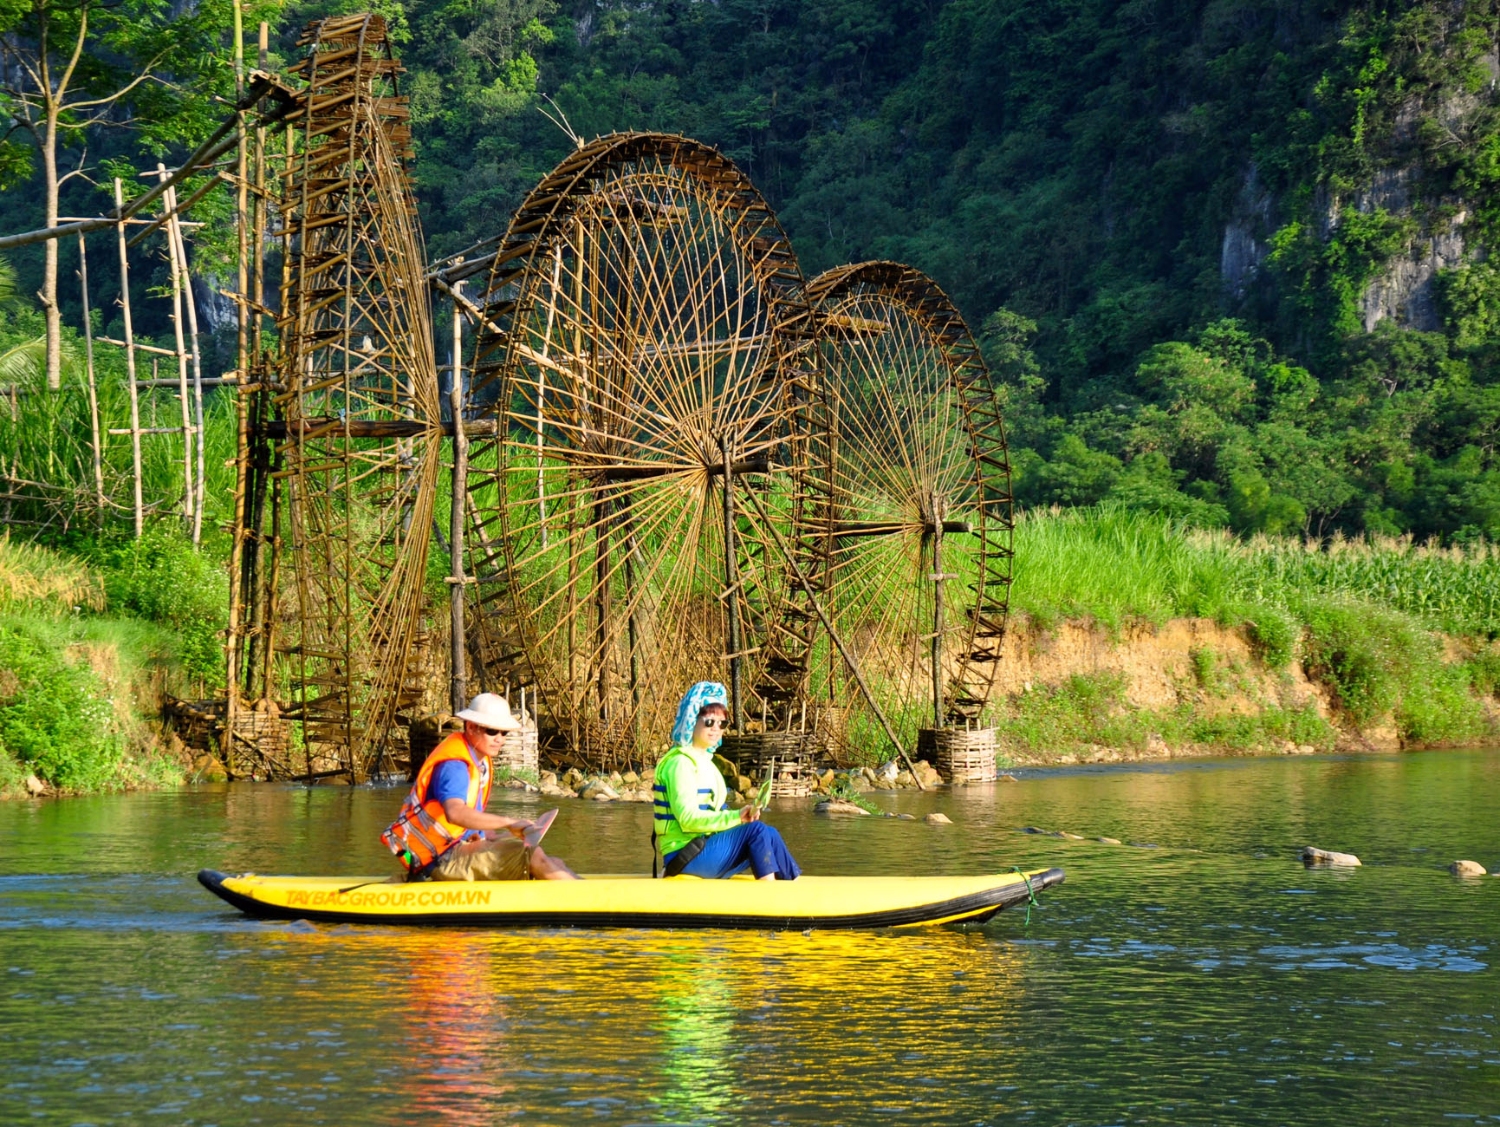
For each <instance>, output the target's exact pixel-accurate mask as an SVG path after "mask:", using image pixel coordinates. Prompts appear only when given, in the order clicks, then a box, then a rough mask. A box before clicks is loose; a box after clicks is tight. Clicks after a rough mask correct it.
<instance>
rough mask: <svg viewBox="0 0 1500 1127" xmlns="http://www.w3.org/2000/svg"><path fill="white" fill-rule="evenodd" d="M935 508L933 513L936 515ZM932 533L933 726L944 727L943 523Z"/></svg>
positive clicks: (937, 521) (938, 522)
mask: <svg viewBox="0 0 1500 1127" xmlns="http://www.w3.org/2000/svg"><path fill="white" fill-rule="evenodd" d="M936 511H937V510H936V507H935V506H934V509H933V512H934V513H936ZM933 525H934V527H933V531H932V726H933V728H934V729H937V728H941V727H942V726H943V581H944V579H946V578H947V577H946V576H944V575H943V522H942V521H941V520H939V519H938V518H937V517H936V516H934V517H933Z"/></svg>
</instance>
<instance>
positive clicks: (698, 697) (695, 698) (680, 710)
mask: <svg viewBox="0 0 1500 1127" xmlns="http://www.w3.org/2000/svg"><path fill="white" fill-rule="evenodd" d="M706 704H722V705H723V706H724V707H725V708H726V709H727V708H728V707H729V693H728V692H726V691H725V689H724V686H723V685H721V684H719V683H718V682H717V681H699V682H698V683H697V684H696V685H694V686H693V687H692V688H691V689H689V690H688V691H687V695H686V696H684V697H683V698H682V703H681V704H679V705H678V706H677V722H676V723H675V724H673V725H672V746H673V747H680V746H681V745H683V744H686V743H692V742H693V728H694V727H696V726H697V724H698V713H700V712H702V711H703V706H704V705H706ZM720 738H721V739H722V737H720ZM713 746H714V747H718V746H719V740H715V741H714V744H713ZM710 750H712V749H710Z"/></svg>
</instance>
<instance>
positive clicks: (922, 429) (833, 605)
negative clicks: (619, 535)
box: [808, 262, 1012, 764]
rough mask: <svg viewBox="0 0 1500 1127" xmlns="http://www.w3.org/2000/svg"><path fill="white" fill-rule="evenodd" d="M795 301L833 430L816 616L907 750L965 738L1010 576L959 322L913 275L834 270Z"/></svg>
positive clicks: (1002, 488) (977, 381)
mask: <svg viewBox="0 0 1500 1127" xmlns="http://www.w3.org/2000/svg"><path fill="white" fill-rule="evenodd" d="M808 294H809V297H810V299H811V300H812V302H813V303H814V307H815V309H816V313H817V317H818V324H819V341H820V344H819V347H820V350H821V353H822V364H823V374H824V380H825V388H826V394H827V398H828V403H829V409H830V412H831V417H832V424H831V431H832V434H831V442H832V444H833V457H832V459H831V467H832V476H831V480H830V488H829V493H830V500H831V503H830V507H829V508H828V510H827V516H828V521H827V524H826V525H825V526H824V527H823V528H822V529H821V531H822V533H823V535H825V536H826V537H827V542H828V544H829V554H830V560H831V564H830V567H829V571H828V579H827V583H828V588H827V604H828V610H829V614H830V617H831V619H832V620H833V623H834V626H835V629H837V630H838V632H839V634H840V635H841V637H842V638H843V640H844V642H845V644H846V645H847V646H848V647H849V648H850V650H852V651H853V652H854V654H855V656H856V659H857V661H858V663H859V665H860V666H861V668H862V669H863V671H864V675H865V678H866V680H867V682H869V684H870V688H871V690H872V693H873V694H874V695H876V696H877V697H878V698H879V699H880V700H881V701H882V707H883V708H884V709H885V710H886V713H887V716H888V718H889V719H890V721H891V724H892V726H893V727H894V728H895V730H896V732H897V734H898V736H899V737H900V739H901V741H902V743H903V745H904V746H906V747H908V748H909V747H911V746H912V745H913V743H914V742H915V741H916V737H917V733H918V731H919V730H921V729H942V728H945V727H947V726H953V725H956V726H958V727H960V728H966V727H970V726H972V725H973V724H974V723H975V722H976V721H977V720H978V719H979V716H980V712H981V710H982V709H983V707H984V703H985V701H986V698H987V697H988V694H989V690H990V687H991V684H992V682H993V680H994V675H995V670H996V663H997V661H998V659H999V656H1000V642H1001V639H1002V636H1003V633H1004V629H1005V620H1006V612H1007V607H1008V601H1009V591H1010V572H1011V528H1012V525H1011V488H1010V465H1009V460H1008V457H1007V453H1006V444H1005V433H1004V428H1003V426H1002V424H1001V419H1000V412H999V406H998V402H997V399H996V396H995V391H994V388H993V387H992V385H991V380H990V374H989V371H988V369H987V368H986V366H985V363H984V360H983V358H982V357H981V356H980V353H979V349H978V348H977V347H976V346H975V344H974V340H973V338H972V336H971V335H970V333H969V330H968V328H967V327H966V326H965V324H964V322H963V318H962V317H960V316H959V314H958V311H957V310H956V309H954V307H953V305H952V303H951V302H950V301H949V300H948V298H947V296H946V295H945V294H944V293H943V292H942V290H940V289H939V288H938V287H937V285H936V284H934V283H933V282H932V281H931V279H929V278H927V277H926V276H925V275H924V274H922V273H921V272H920V271H917V270H913V269H911V268H910V267H906V266H902V265H899V264H897V263H893V262H865V263H860V264H857V265H851V266H841V267H838V268H836V269H833V270H830V271H828V272H827V273H825V274H822V275H820V276H819V277H818V278H816V279H814V280H813V281H812V282H811V283H809V285H808ZM818 664H819V668H820V670H821V669H822V663H821V662H819V663H818ZM820 680H821V681H822V683H821V684H820V686H819V689H820V692H821V694H823V695H826V697H827V699H829V700H830V701H832V702H833V703H835V704H843V705H846V706H847V707H848V708H849V709H850V710H851V712H850V724H851V734H853V735H854V736H855V738H863V739H867V740H878V739H879V737H878V736H877V735H876V734H875V733H876V730H875V727H874V725H873V723H870V722H868V718H866V722H864V723H860V720H859V718H860V716H861V713H862V712H863V711H864V710H866V708H867V706H866V704H865V702H864V701H863V700H861V699H860V697H859V696H858V695H857V694H856V693H854V692H853V691H852V689H853V686H852V685H850V684H849V683H848V681H847V679H846V676H845V672H844V670H843V669H842V667H841V666H839V665H837V664H835V662H834V661H833V660H832V659H831V655H830V661H829V663H828V666H827V668H826V673H825V674H824V676H823V677H822V678H820ZM929 738H930V737H929ZM990 758H991V763H992V764H993V754H991V757H990Z"/></svg>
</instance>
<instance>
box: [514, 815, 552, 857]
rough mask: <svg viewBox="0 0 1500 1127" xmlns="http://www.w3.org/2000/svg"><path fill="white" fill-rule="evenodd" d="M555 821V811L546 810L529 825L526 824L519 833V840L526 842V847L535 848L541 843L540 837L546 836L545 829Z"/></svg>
mask: <svg viewBox="0 0 1500 1127" xmlns="http://www.w3.org/2000/svg"><path fill="white" fill-rule="evenodd" d="M555 821H557V811H556V810H548V811H547V812H546V813H545V814H543V815H542V816H541V817H540V818H537V819H535V820H534V821H533V822H532V823H531V825H529V826H527V827H526V830H525V832H524V833H523V834H522V835H521V840H522V841H524V842H525V843H526V848H527V849H535V848H536V847H537V846H538V845H541V844H542V838H544V837H546V836H547V831H548V830H549V829H550V828H551V826H552V823H553V822H555Z"/></svg>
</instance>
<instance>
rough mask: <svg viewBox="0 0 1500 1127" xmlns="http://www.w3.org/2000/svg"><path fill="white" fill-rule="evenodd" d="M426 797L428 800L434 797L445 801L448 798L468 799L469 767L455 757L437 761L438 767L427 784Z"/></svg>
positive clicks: (439, 800) (466, 800) (465, 800)
mask: <svg viewBox="0 0 1500 1127" xmlns="http://www.w3.org/2000/svg"><path fill="white" fill-rule="evenodd" d="M427 798H428V800H429V801H431V800H432V799H436V800H437V801H438V802H447V801H448V800H449V799H450V798H458V799H462V800H463V801H464V802H468V801H469V767H468V765H467V764H466V763H462V762H460V761H459V760H457V759H450V760H448V762H446V763H439V764H438V769H437V770H436V771H434V772H433V773H432V781H431V782H429V783H428V784H427Z"/></svg>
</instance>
